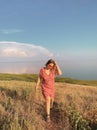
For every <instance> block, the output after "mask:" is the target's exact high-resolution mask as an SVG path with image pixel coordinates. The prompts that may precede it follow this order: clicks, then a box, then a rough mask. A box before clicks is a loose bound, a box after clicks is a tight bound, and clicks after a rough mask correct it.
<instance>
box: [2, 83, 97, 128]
mask: <svg viewBox="0 0 97 130" xmlns="http://www.w3.org/2000/svg"><path fill="white" fill-rule="evenodd" d="M34 89H35V82H24V81H15V80H13V81H0V91H1V92H0V130H96V129H97V87H94V86H85V85H75V84H67V83H56V95H55V103H54V108H53V109H52V110H51V120H52V122H51V124H50V125H48V124H47V123H46V121H45V105H44V99H43V96H42V94H41V89H40V88H39V90H38V93H37V96H36V97H35V91H34Z"/></svg>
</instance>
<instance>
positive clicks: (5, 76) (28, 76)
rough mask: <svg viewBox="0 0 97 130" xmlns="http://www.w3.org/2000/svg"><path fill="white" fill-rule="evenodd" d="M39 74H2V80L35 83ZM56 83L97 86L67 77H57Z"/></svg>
mask: <svg viewBox="0 0 97 130" xmlns="http://www.w3.org/2000/svg"><path fill="white" fill-rule="evenodd" d="M37 77H38V75H37V74H0V80H8V81H10V80H18V81H28V82H35V81H36V80H37ZM55 81H56V82H65V83H71V84H80V85H90V86H91V85H92V86H97V80H78V79H72V78H67V77H60V76H59V77H56V78H55Z"/></svg>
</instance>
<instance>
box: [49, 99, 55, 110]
mask: <svg viewBox="0 0 97 130" xmlns="http://www.w3.org/2000/svg"><path fill="white" fill-rule="evenodd" d="M53 102H54V98H51V101H50V108H53Z"/></svg>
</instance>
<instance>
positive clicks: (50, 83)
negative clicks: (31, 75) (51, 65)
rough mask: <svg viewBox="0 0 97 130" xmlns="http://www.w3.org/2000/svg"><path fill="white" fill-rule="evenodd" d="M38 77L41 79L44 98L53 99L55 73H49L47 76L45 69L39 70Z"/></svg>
mask: <svg viewBox="0 0 97 130" xmlns="http://www.w3.org/2000/svg"><path fill="white" fill-rule="evenodd" d="M40 77H41V79H42V83H41V88H42V94H43V95H44V97H47V96H49V97H50V98H54V96H55V73H54V71H51V72H50V74H49V75H48V74H47V73H46V70H45V68H42V69H40Z"/></svg>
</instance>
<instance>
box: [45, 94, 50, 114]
mask: <svg viewBox="0 0 97 130" xmlns="http://www.w3.org/2000/svg"><path fill="white" fill-rule="evenodd" d="M45 100H46V114H47V115H50V100H51V99H50V97H49V96H47V97H46V98H45Z"/></svg>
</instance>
